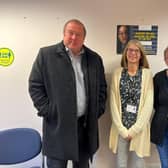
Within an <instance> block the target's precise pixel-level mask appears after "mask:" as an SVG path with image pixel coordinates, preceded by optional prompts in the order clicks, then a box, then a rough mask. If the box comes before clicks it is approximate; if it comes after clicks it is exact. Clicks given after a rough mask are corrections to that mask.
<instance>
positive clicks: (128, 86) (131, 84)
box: [120, 68, 142, 129]
mask: <svg viewBox="0 0 168 168" xmlns="http://www.w3.org/2000/svg"><path fill="white" fill-rule="evenodd" d="M141 76H142V69H141V68H140V69H139V70H138V71H137V73H136V75H135V76H130V75H129V74H128V70H127V69H123V71H122V74H121V79H120V95H121V106H122V123H123V125H124V126H125V127H126V128H127V129H129V128H130V127H131V126H132V125H133V124H134V123H135V122H136V118H137V113H138V107H139V102H140V95H141ZM128 106H129V107H133V109H134V110H133V112H130V111H129V110H128V108H129V107H128ZM131 111H132V110H131Z"/></svg>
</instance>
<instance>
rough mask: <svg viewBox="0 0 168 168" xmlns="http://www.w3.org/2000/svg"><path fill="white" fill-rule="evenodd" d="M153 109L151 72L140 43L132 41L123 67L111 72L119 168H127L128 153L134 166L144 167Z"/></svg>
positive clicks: (112, 135) (113, 129)
mask: <svg viewBox="0 0 168 168" xmlns="http://www.w3.org/2000/svg"><path fill="white" fill-rule="evenodd" d="M152 108H153V81H152V73H151V71H150V70H149V64H148V61H147V58H146V56H145V53H144V50H143V47H142V45H141V43H140V42H139V41H138V40H130V41H129V42H128V44H127V46H126V47H125V50H124V52H123V55H122V59H121V67H120V68H117V69H116V70H115V71H114V72H113V74H112V81H111V89H110V109H111V116H112V126H111V130H110V140H109V145H110V148H111V150H112V151H113V152H114V153H117V168H127V166H128V156H129V153H131V155H130V156H132V160H133V161H134V163H135V164H134V168H135V167H136V168H143V167H144V160H143V157H144V156H149V155H150V117H151V114H152Z"/></svg>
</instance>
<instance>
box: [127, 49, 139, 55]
mask: <svg viewBox="0 0 168 168" xmlns="http://www.w3.org/2000/svg"><path fill="white" fill-rule="evenodd" d="M127 51H128V52H129V53H132V52H135V53H136V54H139V53H140V50H139V49H132V48H128V49H127Z"/></svg>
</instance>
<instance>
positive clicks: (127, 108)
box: [126, 104, 137, 114]
mask: <svg viewBox="0 0 168 168" xmlns="http://www.w3.org/2000/svg"><path fill="white" fill-rule="evenodd" d="M136 109H137V108H136V106H133V105H131V104H127V107H126V110H127V112H130V113H134V114H135V113H136V112H137V111H136Z"/></svg>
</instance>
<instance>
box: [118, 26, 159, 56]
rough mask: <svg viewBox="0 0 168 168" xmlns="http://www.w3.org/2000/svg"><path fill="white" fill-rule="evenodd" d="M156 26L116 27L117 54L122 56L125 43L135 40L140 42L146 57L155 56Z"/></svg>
mask: <svg viewBox="0 0 168 168" xmlns="http://www.w3.org/2000/svg"><path fill="white" fill-rule="evenodd" d="M157 37H158V26H156V25H152V26H138V25H118V26H117V54H122V52H123V50H124V48H125V46H126V44H127V42H128V41H129V40H131V39H137V40H139V41H140V42H141V44H142V45H143V47H144V50H145V53H146V54H147V55H156V54H157Z"/></svg>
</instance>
